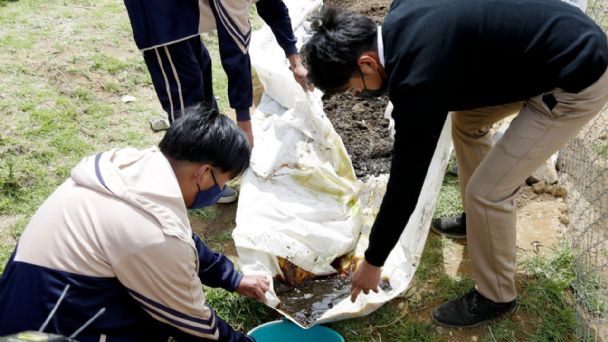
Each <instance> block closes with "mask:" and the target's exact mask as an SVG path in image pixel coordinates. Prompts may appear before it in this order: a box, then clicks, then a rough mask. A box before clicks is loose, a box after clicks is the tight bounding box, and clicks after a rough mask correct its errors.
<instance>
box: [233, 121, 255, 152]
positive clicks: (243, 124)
mask: <svg viewBox="0 0 608 342" xmlns="http://www.w3.org/2000/svg"><path fill="white" fill-rule="evenodd" d="M236 124H237V125H238V126H239V128H240V129H242V130H243V132H245V135H246V136H247V141H249V146H251V148H253V130H252V129H251V120H247V121H237V122H236Z"/></svg>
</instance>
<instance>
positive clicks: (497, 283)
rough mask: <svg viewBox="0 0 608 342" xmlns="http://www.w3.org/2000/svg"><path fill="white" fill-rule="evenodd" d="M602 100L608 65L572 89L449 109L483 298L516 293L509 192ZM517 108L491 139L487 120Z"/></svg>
mask: <svg viewBox="0 0 608 342" xmlns="http://www.w3.org/2000/svg"><path fill="white" fill-rule="evenodd" d="M543 99H544V100H543ZM607 101H608V71H607V72H605V73H604V75H603V76H602V77H601V78H600V79H599V80H598V81H597V82H595V83H594V84H592V85H591V86H589V87H587V88H585V89H583V90H582V91H580V92H579V93H577V94H573V93H568V92H565V91H563V90H561V89H554V90H553V91H551V92H548V93H545V94H542V95H540V96H536V97H533V98H531V99H529V100H527V101H524V102H518V103H511V104H506V105H500V106H492V107H486V108H480V109H474V110H468V111H461V112H454V113H452V136H453V140H454V148H455V150H456V158H457V160H458V176H459V179H460V188H461V191H462V194H463V204H464V207H465V212H466V214H467V243H468V251H469V255H470V257H471V261H472V264H473V272H474V276H475V282H476V284H477V289H478V291H479V292H480V293H481V294H482V295H484V296H485V297H487V298H488V299H490V300H492V301H495V302H508V301H511V300H513V299H515V297H516V296H517V293H516V290H515V268H516V260H515V253H516V248H515V232H516V231H515V222H516V205H515V203H514V200H515V198H516V196H517V195H518V190H519V188H520V186H521V185H522V184H523V183H524V181H525V179H526V178H527V177H528V176H529V175H530V174H532V172H534V171H535V170H536V169H537V168H538V167H539V166H541V165H542V164H543V163H544V162H545V160H547V158H549V157H550V156H551V155H552V154H553V153H555V152H556V151H557V150H559V149H560V148H562V147H563V146H564V145H565V144H566V143H567V142H568V140H570V138H572V137H573V136H574V135H575V134H576V133H577V132H578V131H579V130H580V129H581V128H582V127H583V126H584V125H585V124H586V123H587V122H589V121H590V120H591V119H592V118H593V117H594V116H595V115H597V114H598V113H599V111H600V110H601V109H602V108H603V106H604V104H605V103H606V102H607ZM550 107H552V109H551V108H550ZM517 111H519V114H518V115H517V117H516V118H515V119H514V120H513V122H512V123H511V126H510V127H509V128H508V129H507V131H506V132H505V134H504V135H503V137H502V138H501V139H500V140H499V141H498V142H497V143H496V145H495V146H494V147H492V139H491V136H490V134H488V132H489V130H490V126H491V124H493V123H495V122H497V121H499V120H501V119H502V118H504V117H506V116H508V115H510V114H513V113H516V112H517Z"/></svg>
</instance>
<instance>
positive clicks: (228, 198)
mask: <svg viewBox="0 0 608 342" xmlns="http://www.w3.org/2000/svg"><path fill="white" fill-rule="evenodd" d="M238 198H239V195H238V194H235V195H233V196H226V197H220V199H218V200H217V203H219V204H230V203H234V202H236V200H237V199H238Z"/></svg>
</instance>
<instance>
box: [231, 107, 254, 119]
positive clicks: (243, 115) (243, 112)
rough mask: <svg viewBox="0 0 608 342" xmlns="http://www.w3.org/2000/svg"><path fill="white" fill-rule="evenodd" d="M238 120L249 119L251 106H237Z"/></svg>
mask: <svg viewBox="0 0 608 342" xmlns="http://www.w3.org/2000/svg"><path fill="white" fill-rule="evenodd" d="M234 110H235V112H236V121H249V120H251V116H250V114H249V108H235V109H234Z"/></svg>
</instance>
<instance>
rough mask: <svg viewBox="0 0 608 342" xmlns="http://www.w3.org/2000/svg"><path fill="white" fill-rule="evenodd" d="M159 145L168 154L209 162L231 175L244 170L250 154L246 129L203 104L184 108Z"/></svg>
mask: <svg viewBox="0 0 608 342" xmlns="http://www.w3.org/2000/svg"><path fill="white" fill-rule="evenodd" d="M158 147H159V148H160V150H161V151H162V152H163V154H164V155H165V156H167V157H171V158H173V159H175V160H183V161H190V162H194V163H208V164H211V165H213V166H215V167H217V168H219V169H221V170H222V172H230V173H232V175H233V177H236V176H239V175H241V174H243V173H244V172H245V170H247V168H248V167H249V158H250V156H251V149H250V147H249V143H248V141H247V137H246V136H245V133H243V131H242V130H241V129H240V128H238V127H237V125H236V124H235V123H234V122H233V121H232V120H231V119H230V118H228V117H227V116H226V115H222V114H220V113H219V112H218V111H217V110H216V109H209V107H208V106H206V105H197V106H194V107H190V108H187V109H186V111H185V114H184V115H183V116H181V117H180V118H178V119H176V120H175V121H174V122H173V124H172V125H171V127H170V128H169V129H168V130H167V132H166V133H165V136H164V137H163V139H162V140H161V142H160V143H159V144H158Z"/></svg>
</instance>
